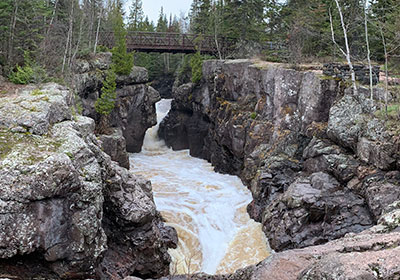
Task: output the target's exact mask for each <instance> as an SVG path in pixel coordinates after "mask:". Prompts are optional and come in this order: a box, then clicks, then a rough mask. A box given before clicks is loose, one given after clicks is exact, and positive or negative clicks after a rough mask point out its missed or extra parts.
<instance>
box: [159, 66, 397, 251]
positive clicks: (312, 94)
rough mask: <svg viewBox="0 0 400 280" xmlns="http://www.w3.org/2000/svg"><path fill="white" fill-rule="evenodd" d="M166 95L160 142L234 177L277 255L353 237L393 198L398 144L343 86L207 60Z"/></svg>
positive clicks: (307, 75)
mask: <svg viewBox="0 0 400 280" xmlns="http://www.w3.org/2000/svg"><path fill="white" fill-rule="evenodd" d="M374 91H375V92H376V94H378V95H379V94H380V92H382V90H381V89H379V88H376V89H375V90H374ZM173 96H174V100H173V102H172V110H171V111H170V113H169V114H168V116H167V117H166V118H165V119H164V121H163V122H162V123H161V125H160V130H159V135H160V136H161V138H163V139H164V140H165V141H166V143H167V144H168V145H169V146H171V147H172V148H173V149H187V148H189V149H190V153H191V154H192V155H193V156H197V157H201V158H204V159H207V160H209V161H210V162H211V163H212V164H213V165H214V166H215V169H216V170H217V171H219V172H224V173H229V174H235V175H238V176H240V177H241V179H242V181H243V182H244V183H245V184H246V185H247V186H248V187H249V189H250V190H251V191H252V194H253V202H252V203H251V204H250V205H249V206H248V212H249V214H250V216H251V217H253V218H254V219H255V220H257V221H260V222H262V223H263V229H264V232H265V233H266V236H267V237H268V238H269V240H270V245H271V247H272V248H273V249H274V250H278V251H281V250H286V249H289V248H302V247H307V246H313V245H319V244H321V243H325V242H328V241H329V240H333V239H338V238H341V237H343V236H345V235H346V234H348V233H359V232H361V231H363V230H365V229H367V228H369V227H372V226H373V225H375V224H376V223H377V222H378V220H380V219H381V218H382V215H383V213H385V211H386V208H387V206H388V205H390V204H391V203H394V202H395V201H397V200H399V199H400V197H399V190H400V187H399V181H398V180H397V179H396V178H398V170H399V168H400V161H399V157H400V141H399V138H398V136H396V131H395V129H394V130H393V131H392V130H391V129H390V127H388V126H385V124H384V121H383V120H381V119H379V118H377V117H376V116H375V115H374V112H375V111H376V110H377V104H376V102H374V101H371V100H370V99H369V93H368V90H365V89H363V88H360V91H359V95H358V96H354V95H353V93H352V90H351V88H346V84H345V83H343V82H342V81H341V80H340V79H333V78H326V77H324V76H319V75H318V74H316V73H314V72H312V71H296V70H293V69H289V68H288V67H287V66H286V65H281V64H273V63H259V62H254V61H250V60H235V61H216V60H213V61H205V62H204V63H203V79H202V81H201V82H200V83H199V84H197V85H193V84H185V85H181V86H180V87H178V88H176V89H175V90H174V92H173ZM396 180H397V181H396ZM322 182H323V183H322Z"/></svg>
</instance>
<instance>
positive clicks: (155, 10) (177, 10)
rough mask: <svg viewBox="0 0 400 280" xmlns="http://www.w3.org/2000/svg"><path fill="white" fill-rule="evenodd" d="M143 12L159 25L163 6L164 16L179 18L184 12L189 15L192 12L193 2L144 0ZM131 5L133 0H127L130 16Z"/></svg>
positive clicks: (182, 0)
mask: <svg viewBox="0 0 400 280" xmlns="http://www.w3.org/2000/svg"><path fill="white" fill-rule="evenodd" d="M142 3H143V11H144V14H145V16H146V15H147V16H148V17H149V19H150V20H152V21H154V23H157V19H158V15H159V14H160V10H161V6H162V7H164V14H166V15H167V18H168V19H169V15H170V14H171V13H172V15H176V16H177V17H179V16H180V14H181V13H182V12H183V13H185V14H186V15H187V13H188V12H189V10H190V4H192V0H142ZM130 5H131V0H126V3H125V12H126V14H127V15H129V7H130Z"/></svg>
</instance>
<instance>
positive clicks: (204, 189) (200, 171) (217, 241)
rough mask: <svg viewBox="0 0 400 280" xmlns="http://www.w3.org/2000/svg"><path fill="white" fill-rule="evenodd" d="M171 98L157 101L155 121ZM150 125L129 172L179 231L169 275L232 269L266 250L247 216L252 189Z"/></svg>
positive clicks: (263, 239)
mask: <svg viewBox="0 0 400 280" xmlns="http://www.w3.org/2000/svg"><path fill="white" fill-rule="evenodd" d="M170 106H171V100H166V99H164V100H161V101H160V102H158V103H157V121H158V123H160V121H161V120H162V119H163V118H164V117H165V115H166V114H167V113H168V111H169V109H170ZM157 130H158V125H157V126H154V127H152V128H151V129H149V130H148V131H147V133H146V137H145V139H144V143H143V149H142V152H141V153H138V154H131V156H130V160H131V166H132V167H131V171H132V172H133V173H135V174H140V175H143V176H144V177H145V178H147V179H149V180H151V182H152V186H153V193H154V200H155V203H156V205H157V209H158V210H159V211H160V212H161V215H162V216H163V218H164V219H165V220H166V222H167V224H168V225H170V226H173V227H175V229H176V230H177V232H178V236H179V244H178V248H177V249H170V250H169V253H170V255H171V257H172V259H173V262H172V263H171V267H170V272H171V274H186V273H194V272H205V273H208V274H224V273H231V272H234V271H235V270H237V269H239V268H243V267H245V266H247V265H251V264H256V263H258V262H259V261H261V260H263V259H265V258H266V257H267V256H268V255H269V249H268V246H267V240H266V237H265V235H264V233H263V232H262V230H261V224H259V223H256V222H255V221H254V220H252V219H250V217H249V215H248V214H247V212H246V206H247V204H248V203H250V201H251V199H252V197H251V193H250V191H249V190H248V189H247V188H246V187H245V186H244V185H243V184H242V182H241V180H240V179H239V178H238V177H236V176H230V175H224V174H220V173H216V172H214V170H213V167H212V166H211V164H210V163H208V162H207V161H205V160H202V159H198V158H194V157H191V156H190V155H189V151H188V150H184V151H172V150H171V149H169V148H168V147H166V145H165V144H164V142H163V141H161V140H159V139H158V137H157Z"/></svg>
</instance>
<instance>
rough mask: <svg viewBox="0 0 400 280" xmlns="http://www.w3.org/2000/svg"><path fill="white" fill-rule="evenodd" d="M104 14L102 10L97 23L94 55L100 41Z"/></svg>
mask: <svg viewBox="0 0 400 280" xmlns="http://www.w3.org/2000/svg"><path fill="white" fill-rule="evenodd" d="M102 14H103V9H101V10H100V14H99V21H98V22H97V30H96V40H95V41H94V48H93V53H94V54H96V48H97V42H98V40H99V31H100V22H101V16H102Z"/></svg>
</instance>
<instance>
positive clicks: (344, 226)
mask: <svg viewBox="0 0 400 280" xmlns="http://www.w3.org/2000/svg"><path fill="white" fill-rule="evenodd" d="M262 223H263V228H264V231H265V233H266V235H267V236H268V238H269V241H270V246H271V248H272V249H274V250H277V251H282V250H286V249H290V248H303V247H307V246H312V245H318V244H321V243H325V242H327V241H328V240H332V239H337V238H340V237H342V236H344V235H345V234H346V233H349V232H356V233H357V232H361V231H363V230H365V229H367V228H369V227H371V226H372V224H373V220H372V218H371V217H370V215H369V211H368V209H367V208H366V207H365V201H364V199H363V198H362V197H360V196H358V195H356V194H354V193H352V192H349V191H347V190H344V189H343V187H341V185H340V183H339V182H338V181H337V180H335V179H334V178H333V177H332V176H330V175H328V174H326V173H314V174H312V175H311V176H310V177H308V178H307V177H300V178H298V179H296V181H295V182H294V183H292V184H291V185H290V186H289V187H288V189H287V191H285V192H284V193H283V194H281V195H280V196H277V197H276V198H275V200H274V201H273V202H272V203H270V204H269V205H268V206H267V207H266V208H265V210H264V211H263V214H262Z"/></svg>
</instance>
